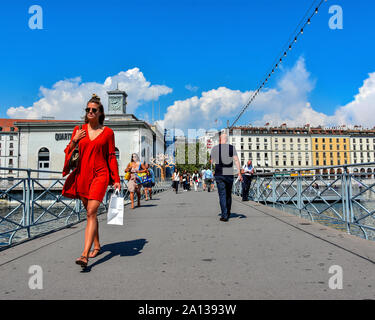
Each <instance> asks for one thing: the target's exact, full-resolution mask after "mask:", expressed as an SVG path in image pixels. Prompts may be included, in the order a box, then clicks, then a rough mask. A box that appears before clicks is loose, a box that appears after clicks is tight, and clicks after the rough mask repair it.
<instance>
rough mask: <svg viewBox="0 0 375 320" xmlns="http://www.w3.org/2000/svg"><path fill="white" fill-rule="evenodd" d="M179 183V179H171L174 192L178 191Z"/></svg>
mask: <svg viewBox="0 0 375 320" xmlns="http://www.w3.org/2000/svg"><path fill="white" fill-rule="evenodd" d="M179 184H180V181H173V188H174V189H175V190H176V193H177V192H178V185H179Z"/></svg>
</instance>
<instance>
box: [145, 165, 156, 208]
mask: <svg viewBox="0 0 375 320" xmlns="http://www.w3.org/2000/svg"><path fill="white" fill-rule="evenodd" d="M144 166H145V169H146V170H147V172H148V175H149V176H150V178H151V181H149V182H146V183H144V184H143V190H144V191H145V200H146V201H148V199H149V197H150V200H152V187H153V186H154V185H155V174H154V170H152V168H150V165H149V164H148V163H145V164H144Z"/></svg>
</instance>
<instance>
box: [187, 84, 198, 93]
mask: <svg viewBox="0 0 375 320" xmlns="http://www.w3.org/2000/svg"><path fill="white" fill-rule="evenodd" d="M185 89H186V90H189V91H191V92H196V91H198V89H199V87H197V86H192V85H191V84H187V85H186V86H185Z"/></svg>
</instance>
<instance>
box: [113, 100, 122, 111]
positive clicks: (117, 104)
mask: <svg viewBox="0 0 375 320" xmlns="http://www.w3.org/2000/svg"><path fill="white" fill-rule="evenodd" d="M111 110H113V111H120V110H121V98H112V99H111Z"/></svg>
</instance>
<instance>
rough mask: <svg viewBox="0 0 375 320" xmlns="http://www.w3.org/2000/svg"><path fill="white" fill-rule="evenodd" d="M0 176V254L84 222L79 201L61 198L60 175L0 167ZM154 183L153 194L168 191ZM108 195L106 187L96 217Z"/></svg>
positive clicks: (166, 185)
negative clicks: (6, 249) (22, 242)
mask: <svg viewBox="0 0 375 320" xmlns="http://www.w3.org/2000/svg"><path fill="white" fill-rule="evenodd" d="M0 172H3V173H2V174H1V175H0V250H1V249H4V248H7V247H9V246H11V245H12V244H14V243H18V242H21V241H24V240H26V239H32V238H35V237H37V236H40V235H45V234H47V233H49V232H52V231H56V230H59V229H62V228H66V227H70V226H72V225H74V224H76V223H79V222H81V221H83V220H85V219H86V213H85V209H84V206H83V205H82V203H81V201H80V200H78V199H69V198H66V197H63V196H62V195H61V191H62V187H63V185H64V183H65V180H66V178H62V173H61V172H56V171H45V170H43V171H42V170H33V169H18V168H3V167H0ZM4 172H12V173H13V172H16V174H14V173H13V174H4ZM46 176H50V177H46ZM155 182H156V184H155V186H154V187H153V188H152V193H153V194H156V193H159V192H161V191H164V190H166V189H169V188H170V187H171V185H170V183H169V182H162V181H160V178H159V179H157V180H156V181H155ZM121 183H122V186H123V188H122V195H123V196H124V198H125V199H124V200H125V204H128V203H129V202H130V193H129V191H128V189H127V186H126V182H125V181H124V180H123V179H122V180H121ZM112 192H113V189H112V188H111V187H109V188H108V189H107V192H106V194H105V196H104V199H103V202H102V203H101V205H100V207H99V210H98V215H100V214H103V213H105V212H106V211H107V208H108V203H109V199H110V197H111V193H112ZM143 197H144V195H143V193H142V198H143ZM135 200H136V196H135Z"/></svg>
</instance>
